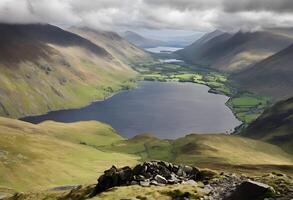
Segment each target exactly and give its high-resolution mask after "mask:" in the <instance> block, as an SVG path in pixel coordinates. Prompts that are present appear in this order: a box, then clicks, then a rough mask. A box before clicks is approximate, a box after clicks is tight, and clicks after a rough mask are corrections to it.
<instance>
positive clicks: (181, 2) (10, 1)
mask: <svg viewBox="0 0 293 200" xmlns="http://www.w3.org/2000/svg"><path fill="white" fill-rule="evenodd" d="M0 22H2V23H3V22H4V23H51V24H55V25H58V26H62V27H68V26H87V27H90V28H95V29H103V30H114V31H117V32H121V31H126V30H132V31H137V32H141V33H144V34H146V35H150V36H152V35H153V36H154V37H156V36H157V37H158V36H159V35H160V34H158V33H164V34H168V35H170V36H172V34H173V35H176V34H177V35H191V34H193V33H196V34H200V33H204V32H209V31H213V30H215V29H221V30H225V31H237V30H240V29H241V30H247V31H250V30H252V31H253V30H261V29H264V28H275V27H293V0H0Z"/></svg>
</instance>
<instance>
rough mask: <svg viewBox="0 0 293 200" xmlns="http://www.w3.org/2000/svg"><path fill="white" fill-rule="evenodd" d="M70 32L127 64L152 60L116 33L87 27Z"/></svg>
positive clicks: (71, 29) (73, 28)
mask: <svg viewBox="0 0 293 200" xmlns="http://www.w3.org/2000/svg"><path fill="white" fill-rule="evenodd" d="M69 31H70V32H73V33H75V34H77V35H80V36H81V37H84V38H86V39H88V40H90V41H92V42H93V43H94V44H96V45H98V46H100V47H103V48H104V49H106V50H107V51H108V52H109V53H110V54H111V55H113V56H114V57H115V58H117V59H119V60H121V61H123V62H124V63H126V64H133V63H138V62H147V61H149V60H151V59H152V58H151V56H150V55H149V54H148V53H147V52H145V51H143V50H142V49H140V48H137V47H136V46H134V45H133V44H131V43H130V42H128V41H127V40H125V39H124V38H122V37H121V36H120V35H118V34H117V33H115V32H110V31H102V30H93V29H90V28H87V27H83V28H78V27H71V28H70V29H69Z"/></svg>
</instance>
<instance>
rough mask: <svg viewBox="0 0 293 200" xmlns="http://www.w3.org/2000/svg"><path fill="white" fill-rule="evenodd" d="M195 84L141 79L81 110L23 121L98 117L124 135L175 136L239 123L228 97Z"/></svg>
mask: <svg viewBox="0 0 293 200" xmlns="http://www.w3.org/2000/svg"><path fill="white" fill-rule="evenodd" d="M208 90H209V88H208V87H207V86H204V85H199V84H194V83H178V82H148V81H141V82H139V84H138V87H137V88H135V89H133V90H129V91H124V92H121V93H118V94H116V95H114V96H112V97H111V98H109V99H107V100H105V101H98V102H94V103H92V104H91V105H89V106H86V107H84V108H80V109H70V110H60V111H53V112H50V113H48V114H45V115H42V116H35V117H27V118H24V119H22V120H24V121H28V122H32V123H40V122H42V121H45V120H54V121H58V122H76V121H87V120H98V121H102V122H105V123H108V124H110V125H112V126H113V127H114V128H115V129H116V130H117V131H118V132H119V133H120V134H121V135H122V136H124V137H126V138H130V137H133V136H135V135H137V134H139V133H153V134H155V135H156V136H157V137H159V138H167V139H173V138H178V137H182V136H184V135H186V134H189V133H225V132H226V131H229V132H230V131H232V129H234V127H236V126H238V125H239V124H240V122H239V121H238V120H237V119H236V118H235V117H234V115H233V114H232V112H231V110H230V109H229V108H228V107H227V106H225V102H226V101H227V100H228V97H226V96H223V95H216V94H211V93H208Z"/></svg>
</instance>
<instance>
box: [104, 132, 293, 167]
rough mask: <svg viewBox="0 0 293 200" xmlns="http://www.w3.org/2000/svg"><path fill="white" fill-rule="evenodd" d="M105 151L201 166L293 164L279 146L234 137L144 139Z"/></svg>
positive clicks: (123, 142) (290, 157)
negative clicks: (172, 139)
mask: <svg viewBox="0 0 293 200" xmlns="http://www.w3.org/2000/svg"><path fill="white" fill-rule="evenodd" d="M105 149H107V150H112V151H114V152H115V151H118V152H125V153H130V154H135V155H139V156H140V157H142V159H143V160H152V159H161V160H166V161H172V162H177V163H187V164H195V165H202V166H212V165H214V166H216V165H219V166H220V165H231V166H233V165H292V164H293V160H292V156H291V155H289V154H287V153H285V152H283V151H282V150H281V149H280V148H279V147H277V146H274V145H271V144H267V143H264V142H261V141H257V140H252V139H248V138H243V137H239V136H231V135H197V134H192V135H188V136H186V137H184V138H179V139H177V140H174V141H171V140H159V139H157V138H154V137H152V136H150V135H141V136H137V137H134V138H132V139H130V140H127V141H119V142H117V143H115V144H114V145H112V146H111V147H105Z"/></svg>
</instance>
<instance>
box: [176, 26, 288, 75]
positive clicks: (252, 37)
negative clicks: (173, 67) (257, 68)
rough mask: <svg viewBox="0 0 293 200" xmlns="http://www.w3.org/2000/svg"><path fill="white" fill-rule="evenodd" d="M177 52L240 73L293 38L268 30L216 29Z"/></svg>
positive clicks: (282, 47)
mask: <svg viewBox="0 0 293 200" xmlns="http://www.w3.org/2000/svg"><path fill="white" fill-rule="evenodd" d="M214 34H215V33H210V34H208V35H205V36H203V38H201V39H200V40H199V41H196V42H195V43H194V44H192V45H190V46H188V47H186V48H184V49H183V50H180V51H178V52H176V54H178V55H179V56H180V57H181V58H182V59H184V60H186V61H188V62H190V63H193V64H197V65H203V66H208V67H211V68H214V69H217V70H221V71H225V72H238V71H241V70H244V69H246V68H249V67H250V66H251V65H253V64H255V63H257V62H258V61H260V60H263V59H265V58H267V57H269V56H271V55H273V54H274V53H276V52H278V51H280V50H282V49H284V48H285V47H287V46H288V44H290V43H292V42H293V40H292V38H291V37H287V36H285V35H280V34H275V33H273V32H268V31H258V32H242V31H240V32H237V33H235V34H230V33H221V32H216V35H214Z"/></svg>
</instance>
